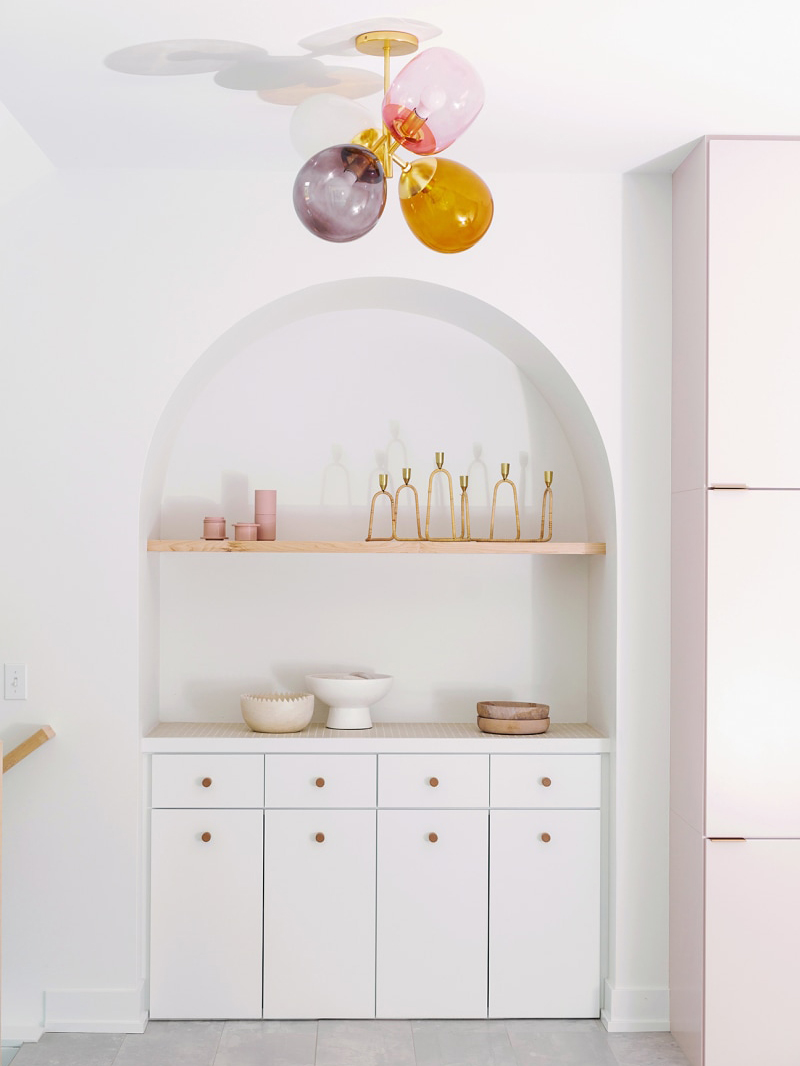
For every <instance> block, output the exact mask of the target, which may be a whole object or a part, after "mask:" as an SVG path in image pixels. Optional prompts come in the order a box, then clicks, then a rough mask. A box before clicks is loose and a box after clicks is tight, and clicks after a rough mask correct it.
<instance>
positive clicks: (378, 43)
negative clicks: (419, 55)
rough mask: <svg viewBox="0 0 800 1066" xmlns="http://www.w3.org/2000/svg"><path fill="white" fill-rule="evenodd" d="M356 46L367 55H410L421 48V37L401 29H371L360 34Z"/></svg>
mask: <svg viewBox="0 0 800 1066" xmlns="http://www.w3.org/2000/svg"><path fill="white" fill-rule="evenodd" d="M356 48H357V49H358V50H359V52H363V53H364V55H367V56H384V55H387V53H388V55H390V56H410V55H412V54H413V53H414V52H416V50H417V49H418V48H419V37H417V36H416V34H413V33H403V32H402V31H401V30H371V31H370V32H369V33H359V34H358V36H357V37H356Z"/></svg>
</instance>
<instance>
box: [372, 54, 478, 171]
mask: <svg viewBox="0 0 800 1066" xmlns="http://www.w3.org/2000/svg"><path fill="white" fill-rule="evenodd" d="M483 100H484V92H483V83H482V82H481V79H480V78H479V77H478V74H477V72H476V71H475V69H474V67H472V66H470V64H469V63H468V62H467V61H466V59H464V58H463V57H462V56H460V55H458V54H457V53H456V52H451V51H450V50H449V49H448V48H429V49H427V51H425V52H421V53H420V54H419V55H418V56H416V57H415V58H414V59H412V60H411V62H410V63H407V64H406V66H404V67H403V69H402V70H401V71H400V73H399V74H398V75H397V77H396V78H395V79H394V81H393V82H392V84H391V85H390V86H389V91H388V93H387V94H386V96H385V97H384V100H383V121H384V122H385V123H386V126H387V128H388V129H389V131H390V132H391V134H392V136H393V137H394V138H395V139H396V140H398V141H399V142H400V144H401V145H402V146H403V148H406V149H407V150H408V151H409V152H414V153H415V154H416V155H433V153H434V152H441V151H442V149H443V148H447V147H448V146H449V145H451V144H452V143H453V141H454V140H455V139H456V138H457V137H459V136H460V135H461V134H462V133H463V132H464V130H465V129H467V127H468V126H469V125H470V124H471V123H472V122H473V121H474V119H475V117H476V116H477V115H478V113H479V112H480V110H481V108H482V107H483Z"/></svg>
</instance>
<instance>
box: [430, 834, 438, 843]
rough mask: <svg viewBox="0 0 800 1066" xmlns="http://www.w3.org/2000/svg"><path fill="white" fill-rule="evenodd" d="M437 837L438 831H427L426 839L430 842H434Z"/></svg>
mask: <svg viewBox="0 0 800 1066" xmlns="http://www.w3.org/2000/svg"><path fill="white" fill-rule="evenodd" d="M438 839H439V834H438V833H428V840H430V842H431V844H435V843H436V841H437V840H438Z"/></svg>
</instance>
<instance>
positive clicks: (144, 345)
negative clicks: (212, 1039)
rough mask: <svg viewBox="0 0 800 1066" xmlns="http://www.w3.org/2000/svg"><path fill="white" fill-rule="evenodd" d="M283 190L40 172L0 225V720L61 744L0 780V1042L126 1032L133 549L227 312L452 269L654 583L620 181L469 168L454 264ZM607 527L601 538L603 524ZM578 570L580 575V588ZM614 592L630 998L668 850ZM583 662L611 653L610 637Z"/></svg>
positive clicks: (134, 867)
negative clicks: (538, 363)
mask: <svg viewBox="0 0 800 1066" xmlns="http://www.w3.org/2000/svg"><path fill="white" fill-rule="evenodd" d="M291 180H292V179H291V176H290V175H286V176H281V175H279V176H273V177H268V176H265V175H263V174H259V175H249V174H228V173H224V172H218V173H206V174H199V173H191V174H190V173H182V174H179V173H139V172H135V173H134V172H130V173H121V174H111V173H106V172H104V173H100V172H92V173H69V174H61V175H59V176H58V177H57V178H54V179H49V180H47V181H46V182H45V183H44V184H41V183H40V184H39V185H37V186H36V187H35V188H34V189H32V190H30V191H29V192H28V193H26V194H24V195H21V196H19V197H18V198H17V199H16V200H14V201H13V203H12V204H11V206H10V207H9V208H8V209H7V210H6V211H5V212H4V213H3V215H2V216H1V217H0V247H2V249H3V253H2V254H3V255H4V256H6V257H7V259H8V262H7V265H6V266H5V269H4V272H3V274H4V279H5V283H4V288H3V293H2V299H3V306H2V309H0V316H1V317H2V321H3V322H4V331H5V336H4V340H3V350H4V353H5V354H4V356H3V366H4V379H3V385H4V390H3V398H2V405H3V409H2V419H0V449H1V451H0V454H2V455H3V456H4V459H5V462H4V467H5V469H4V489H5V491H4V493H3V504H4V506H3V521H2V523H0V538H2V543H1V545H0V547H1V548H2V551H0V558H2V559H3V564H2V565H3V569H4V574H3V585H2V587H3V603H4V611H3V617H2V619H0V648H2V650H3V661H6V662H8V661H11V662H26V663H27V664H28V666H29V676H30V698H29V700H28V701H27V702H26V703H24V704H19V703H16V704H11V703H2V704H0V708H1V710H0V714H1V715H2V718H1V719H0V727H1V730H0V731H1V733H2V736H3V739H4V740H5V742H6V743H9V742H10V743H13V741H14V740H15V739H17V738H18V737H19V736H21V735H24V733H25V732H26V731H27V730H28V729H29V728H30V729H32V728H33V727H34V726H36V725H38V724H39V723H41V722H43V721H50V722H51V723H52V724H53V726H54V727H55V729H56V732H57V734H58V736H57V738H56V740H55V741H53V742H51V743H50V744H48V745H47V746H46V747H44V748H43V749H41V751H39V752H37V753H36V755H35V756H34V757H32V758H31V759H29V760H27V761H26V763H23V764H21V765H20V766H19V767H17V768H15V770H14V771H12V772H11V773H9V774H8V775H7V777H6V781H5V809H4V822H5V825H4V830H5V840H4V856H3V859H4V862H3V867H4V871H3V890H4V915H3V941H4V942H3V949H4V950H3V1019H4V1035H5V1036H7V1037H10V1036H12V1035H14V1034H18V1035H24V1034H26V1033H27V1034H31V1033H35V1032H36V1031H37V1027H39V1026H41V1025H42V1024H46V1025H49V1026H50V1027H53V1026H55V1025H59V1024H61V1025H62V1026H66V1025H70V1024H72V1025H76V1026H84V1027H89V1026H95V1027H97V1028H100V1029H103V1028H110V1027H112V1026H113V1025H119V1026H122V1027H128V1028H133V1027H135V1025H136V1024H137V1023H138V1022H139V1020H140V1016H139V1013H138V1011H139V1006H140V1000H139V992H140V988H139V984H140V980H141V978H142V976H143V970H144V963H143V943H142V937H141V935H140V934H141V924H142V921H141V908H142V893H141V874H142V871H141V866H140V864H141V856H140V819H141V810H140V793H139V776H140V769H139V757H138V753H137V745H138V737H139V719H138V697H139V684H140V675H139V640H138V637H139V624H140V613H139V612H140V589H139V565H140V562H144V563H145V565H146V566H147V567H148V568H149V569H152V564H153V559H152V556H151V557H150V559H149V560H145V559H144V554H143V551H142V541H141V536H140V525H139V521H140V515H139V503H140V489H141V485H142V477H143V471H144V469H145V462H146V457H147V453H148V449H149V447H150V443H151V440H152V438H153V434H154V432H155V430H156V427H157V425H158V421H159V417H160V415H161V412H162V411H163V410H164V408H165V406H166V405H167V403H168V401H169V399H170V396H171V395H172V393H173V391H174V390H175V389H176V387H177V386H178V385H179V383H180V382H181V380H182V379H183V378H184V375H186V374H187V373H188V372H189V371H190V369H191V368H192V367H193V365H194V364H195V362H196V361H197V360H198V359H199V358H200V357H201V355H202V353H204V352H205V351H206V350H207V349H208V348H209V346H210V345H212V344H213V342H215V340H216V339H217V338H218V337H220V336H221V335H223V334H224V333H225V332H226V331H227V330H229V329H230V328H231V327H233V326H234V325H235V324H236V323H238V322H240V321H241V320H242V319H244V318H245V317H246V316H247V315H249V314H251V313H252V312H253V311H255V310H256V309H258V308H261V307H263V306H264V305H266V304H269V303H271V302H272V301H275V300H277V299H279V298H281V297H283V296H284V295H287V294H291V293H294V292H298V291H300V290H304V289H306V288H307V287H308V286H310V285H314V284H319V283H325V282H330V281H333V280H337V279H346V278H354V277H369V276H390V277H391V276H396V277H400V278H415V279H420V280H421V281H427V282H431V283H436V284H442V285H447V286H449V287H451V288H453V289H455V290H460V291H462V292H464V293H467V294H469V295H472V296H475V297H477V298H478V299H480V300H483V301H486V303H488V304H490V305H492V306H494V307H496V308H498V309H499V310H500V311H502V312H503V313H505V314H506V315H508V316H510V318H511V319H514V320H516V321H517V322H519V323H520V324H521V325H522V326H523V327H524V328H525V329H527V330H529V331H530V332H531V333H532V334H533V335H534V336H535V337H538V338H539V340H540V341H542V343H543V344H544V345H546V346H547V348H549V349H550V351H552V352H553V353H554V354H555V356H556V357H557V359H558V360H559V361H560V362H561V363H562V365H563V366H564V368H565V369H566V371H567V372H568V373H569V374H570V375H571V376H572V378H573V379H574V381H575V382H576V384H577V386H578V388H579V389H580V391H581V392H582V394H583V396H584V398H585V399H586V402H587V403H588V405H589V408H590V410H591V412H592V414H593V415H594V418H595V420H596V422H597V425H598V427H599V430H600V433H601V435H602V438H603V441H604V443H605V447H606V450H607V452H608V456H609V460H610V463H611V470H612V475H613V478H614V483H615V488H616V491H617V497H618V501H619V503H620V512H619V540H620V545H625V550H623V551H622V552H621V554H620V557H619V560H618V562H619V573H620V581H621V587H623V588H633V587H636V586H637V582H639V583H640V584H641V587H643V588H647V587H648V581H649V575H650V574H651V573H652V572H654V571H655V572H658V573H662V574H664V573H666V567H667V559H668V548H667V543H668V541H667V538H668V533H667V530H666V528H664V529H663V530H662V527H661V521H660V514H659V512H658V510H657V509H656V510H654V511H650V510H649V509H645V510H643V509H642V507H641V504H640V500H639V499H638V498H637V495H636V493H635V492H634V491H633V486H634V485H635V484H636V481H635V479H634V477H633V473H632V472H631V471H630V469H629V467H630V455H631V454H632V452H631V451H630V450H631V449H634V450H635V454H636V456H638V457H639V458H638V460H637V462H638V463H639V464H644V465H645V466H648V464H649V461H650V459H652V460H653V463H652V465H650V466H649V467H648V468H649V469H651V470H652V471H653V487H654V492H655V493H656V494H658V489H659V484H660V479H661V477H662V472H663V471H662V466H663V464H662V463H661V462H660V460H661V458H662V454H663V450H664V448H666V440H667V437H666V433H667V432H668V431H667V430H664V429H663V426H664V425H667V426H668V408H667V405H668V393H663V394H662V393H661V391H660V389H659V387H658V386H659V382H660V378H661V375H662V372H663V369H664V366H665V365H667V364H666V363H665V360H666V361H668V358H669V343H668V341H669V338H668V336H667V337H666V338H665V337H664V336H663V335H661V334H660V333H659V332H658V331H652V330H648V329H647V328H643V329H641V330H640V331H639V333H638V335H637V338H636V340H635V342H634V343H633V344H632V349H631V352H630V358H631V359H634V358H635V359H636V360H637V362H636V366H637V370H636V372H635V373H634V372H633V371H632V367H631V366H629V367H628V369H626V368H625V364H624V363H623V241H622V233H623V203H624V198H625V196H626V195H628V192H626V191H625V190H624V189H623V182H622V180H621V179H620V178H618V177H614V176H598V177H575V176H552V175H551V176H526V177H525V178H524V189H525V200H524V203H525V206H524V209H523V208H520V207H519V206H518V198H517V193H518V191H519V188H520V179H519V178H518V177H515V176H513V175H510V176H503V175H495V176H494V177H492V176H491V175H488V180H489V181H490V184H491V185H492V187H493V190H494V193H495V197H496V202H497V213H496V219H495V224H494V226H493V228H492V230H491V231H490V233H489V234H488V236H487V237H486V239H485V240H484V241H483V242H482V243H481V245H479V246H478V247H477V248H476V249H474V250H473V251H471V252H469V253H466V254H465V255H462V256H459V257H441V256H436V255H434V254H433V253H431V252H428V251H427V250H426V249H424V248H423V247H422V246H421V245H419V244H418V243H417V242H416V241H415V240H414V239H413V238H412V237H411V236H410V235H409V234H408V233H407V232H406V231H405V227H404V225H403V223H402V220H401V219H400V218H399V213H398V212H396V211H395V210H394V208H395V205H390V206H389V208H388V209H387V213H386V214H387V217H385V218H384V219H382V220H381V223H380V224H379V226H378V227H377V228H376V229H375V230H374V231H373V233H372V234H370V235H368V237H366V238H364V239H363V240H362V241H360V242H355V243H354V244H352V245H344V246H334V245H328V244H324V243H322V242H317V241H315V240H314V238H312V237H311V236H310V235H308V234H306V233H305V231H304V230H302V229H301V228H300V227H299V226H298V224H297V223H296V221H295V219H294V217H293V215H292V212H291V210H290V209H289V208H288V203H289V191H290V187H291ZM631 180H633V179H631ZM637 181H638V182H640V183H645V184H646V183H647V182H650V183H653V182H654V183H655V184H651V185H649V186H647V187H648V188H649V189H650V190H651V191H652V192H653V193H654V197H653V199H652V201H651V202H650V203H649V204H648V205H647V211H646V214H647V216H648V217H651V216H652V217H655V218H656V219H657V220H660V221H663V220H664V219H668V212H669V186H668V183H667V184H663V185H662V184H659V182H660V181H661V179H658V178H656V179H646V178H641V179H637ZM651 236H652V237H653V241H654V243H652V244H651V245H649V246H648V248H647V254H646V255H645V256H644V257H643V258H641V259H640V261H639V262H638V263H636V269H637V270H638V271H639V285H640V287H641V288H642V289H643V290H644V291H645V292H647V293H648V295H649V298H650V299H652V300H653V302H654V306H655V307H656V308H657V309H659V310H661V311H663V309H664V308H665V307H668V301H669V291H668V288H666V287H665V286H664V285H663V278H662V276H661V274H660V273H659V270H658V267H659V265H660V264H663V260H664V256H665V255H666V256H667V257H668V243H666V244H665V243H664V238H663V233H662V232H661V230H660V229H659V228H658V227H656V229H655V230H654V234H653V235H651ZM638 252H639V253H641V249H639V250H638ZM625 254H626V255H629V254H632V253H631V252H630V248H627V249H626V253H625ZM653 264H655V267H656V270H655V273H653V269H652V268H653ZM665 345H666V346H665ZM623 395H624V400H625V406H623ZM640 402H644V403H645V404H646V411H647V417H642V418H639V419H637V421H636V423H635V425H634V426H633V427H632V428H633V435H632V436H631V435H630V434H629V433H627V434H626V437H625V439H624V440H623V430H624V429H625V427H626V426H627V427H628V429H630V428H631V427H630V419H628V420H627V421H626V417H625V411H626V410H629V409H630V405H631V404H633V405H634V406H635V407H636V405H638V404H639V403H640ZM637 409H638V408H637ZM623 444H624V447H623ZM625 449H628V451H627V453H626V451H625ZM667 452H668V449H667ZM626 454H627V455H628V457H629V459H628V461H627V462H625V461H623V460H624V458H625V455H626ZM454 472H455V471H454ZM626 479H628V480H630V484H631V488H630V489H628V488H627V482H626ZM664 492H665V493H666V492H668V479H667V480H666V483H665V485H664ZM151 517H152V516H145V518H144V520H143V521H144V524H145V526H146V525H147V522H148V521H149V520H150V518H151ZM606 539H608V540H609V541H611V542H614V540H615V536H614V531H613V530H609V531H608V532H607V535H606ZM171 561H172V562H177V561H179V560H171ZM594 562H596V563H599V567H602V566H603V565H604V563H603V562H602V561H600V560H595V561H594ZM154 565H156V566H157V565H160V564H159V563H158V562H156V563H155V564H154ZM598 573H600V575H601V576H600V577H599V578H593V582H594V584H595V585H598V584H599V585H602V583H603V578H602V573H603V571H602V570H600V569H598ZM598 591H600V593H601V595H602V589H601V590H598V589H597V588H593V590H591V592H590V594H591V595H596V594H597V592H598ZM145 601H146V597H145ZM606 602H607V601H606ZM618 606H619V627H620V641H621V644H620V647H621V650H620V661H621V662H622V663H624V664H625V665H626V668H627V667H628V665H629V664H630V662H631V656H632V654H638V653H640V652H641V651H642V650H646V652H647V655H648V656H649V661H651V662H652V663H654V664H655V665H656V667H657V669H656V670H655V672H654V673H653V672H648V673H646V674H644V675H643V674H641V673H639V672H637V671H633V672H632V673H631V675H630V678H629V681H628V683H626V684H625V685H624V686H621V688H620V705H619V709H618V711H619V719H620V722H624V721H629V722H634V721H635V722H637V723H638V724H639V728H636V729H633V730H631V733H630V739H629V741H628V743H627V744H626V745H625V748H624V749H623V748H622V747H621V748H620V753H619V758H618V767H617V771H618V774H619V775H620V776H621V779H622V780H623V781H624V782H625V783H626V784H625V802H626V804H629V803H631V802H638V798H639V796H640V794H646V795H647V796H648V799H649V801H648V803H647V804H646V812H645V813H643V814H641V815H639V816H637V818H635V819H632V820H628V821H626V822H625V824H624V827H623V831H622V832H620V833H619V834H618V835H617V841H616V849H615V856H614V863H615V866H616V867H617V868H618V869H620V870H621V871H622V873H623V878H622V880H621V881H620V882H619V883H618V886H617V895H616V901H615V912H616V933H615V937H616V943H617V944H618V945H620V946H619V948H614V949H613V950H612V960H611V962H612V974H611V979H612V985H613V988H614V989H624V990H626V992H630V993H631V994H632V995H633V994H634V993H635V992H636V991H637V990H638V991H639V992H641V991H642V990H644V991H645V992H647V991H648V990H652V989H658V990H661V991H662V992H663V990H664V989H665V987H666V969H667V960H666V950H665V947H664V944H663V943H662V939H661V938H659V937H658V936H657V935H653V931H655V930H658V929H660V928H662V927H665V924H666V883H665V879H664V880H663V881H660V883H655V884H654V883H653V880H652V876H651V872H652V871H653V870H655V871H658V872H659V875H660V871H661V869H662V868H665V856H666V851H665V849H666V838H665V837H662V833H661V821H660V819H661V815H662V812H666V808H667V794H666V787H665V785H664V784H662V771H663V769H664V767H665V766H666V749H664V748H662V747H660V745H659V744H658V743H654V742H653V737H656V738H658V737H659V735H660V734H659V730H660V728H661V724H662V720H663V721H666V718H665V715H666V701H667V695H668V694H667V692H666V690H665V682H664V679H663V676H662V673H661V672H660V669H661V665H662V664H663V663H665V662H666V660H667V653H668V648H667V647H666V645H664V646H663V647H662V646H661V644H660V640H661V629H660V625H659V623H660V622H663V620H664V618H665V614H664V612H665V609H666V608H665V605H664V604H663V603H662V602H661V601H660V600H658V599H656V600H655V601H652V600H650V601H648V602H647V603H643V602H642V597H641V596H623V597H621V598H620V601H619V605H618ZM610 613H611V614H612V615H613V607H612V608H610ZM609 630H610V631H611V632H613V619H610V626H609ZM591 654H592V655H595V656H596V657H602V656H603V655H605V656H608V655H609V654H611V653H610V652H609V640H608V634H600V635H599V637H598V640H597V645H596V647H594V649H593V650H592V652H591ZM151 673H152V671H151ZM152 698H153V697H152V694H150V697H149V700H148V703H150V704H152ZM590 698H591V693H590ZM605 714H606V715H607V714H608V707H606V708H605ZM628 915H631V916H633V917H632V920H629V918H628ZM644 930H649V931H650V932H648V933H644ZM54 992H63V993H67V994H65V995H61V996H57V995H54ZM43 993H45V1002H44V1009H43V1005H42V994H43ZM633 998H634V1000H635V998H636V997H635V995H633ZM640 998H641V997H640ZM48 1004H49V1006H48Z"/></svg>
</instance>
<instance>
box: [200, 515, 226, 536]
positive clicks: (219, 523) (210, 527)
mask: <svg viewBox="0 0 800 1066" xmlns="http://www.w3.org/2000/svg"><path fill="white" fill-rule="evenodd" d="M203 540H225V519H224V518H204V519H203Z"/></svg>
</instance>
